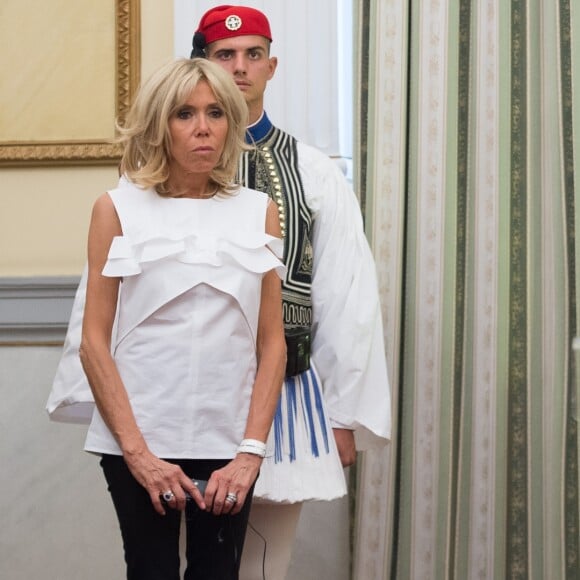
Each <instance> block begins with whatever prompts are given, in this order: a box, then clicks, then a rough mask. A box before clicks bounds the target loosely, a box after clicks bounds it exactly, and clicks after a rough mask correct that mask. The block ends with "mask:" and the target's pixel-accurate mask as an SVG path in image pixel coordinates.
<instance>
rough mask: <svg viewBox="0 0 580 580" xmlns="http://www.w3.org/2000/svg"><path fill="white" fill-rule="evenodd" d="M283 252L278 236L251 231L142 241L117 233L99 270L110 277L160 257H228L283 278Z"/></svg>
mask: <svg viewBox="0 0 580 580" xmlns="http://www.w3.org/2000/svg"><path fill="white" fill-rule="evenodd" d="M282 253H283V242H282V240H281V239H279V238H276V237H274V236H270V235H268V234H266V233H261V232H252V231H241V230H240V231H234V232H227V233H225V232H223V233H216V232H214V231H211V232H209V231H207V232H205V231H200V232H196V233H195V234H192V235H189V236H186V237H183V238H180V239H170V238H167V237H151V238H148V239H146V240H143V241H134V240H131V239H130V238H129V237H128V236H116V237H115V238H114V239H113V242H112V244H111V248H110V249H109V255H108V260H107V263H106V264H105V267H104V268H103V272H102V273H103V276H110V277H125V276H134V275H136V274H140V273H141V272H142V271H143V265H144V264H147V263H151V262H158V261H161V260H175V261H177V262H181V263H184V264H203V265H209V266H216V267H218V266H221V265H222V264H223V263H224V261H226V260H227V261H229V262H230V263H231V262H232V261H233V262H235V263H237V264H238V265H239V266H241V267H242V268H243V269H245V270H247V271H249V272H254V273H257V274H263V273H265V272H268V271H270V270H275V271H276V273H277V274H278V276H279V277H280V278H283V277H284V275H285V273H286V267H285V266H284V264H283V263H282V262H281V259H282Z"/></svg>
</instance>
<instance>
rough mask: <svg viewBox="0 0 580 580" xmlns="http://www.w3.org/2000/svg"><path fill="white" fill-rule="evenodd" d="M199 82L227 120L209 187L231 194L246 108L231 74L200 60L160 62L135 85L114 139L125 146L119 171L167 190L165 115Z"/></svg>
mask: <svg viewBox="0 0 580 580" xmlns="http://www.w3.org/2000/svg"><path fill="white" fill-rule="evenodd" d="M200 81H205V82H207V84H208V85H209V86H210V88H211V89H212V91H213V93H214V94H215V97H216V99H217V102H218V103H219V104H220V106H221V107H222V108H223V110H224V113H225V115H226V117H227V120H228V132H227V136H226V142H225V146H224V150H223V152H222V156H221V158H220V160H219V162H218V164H217V165H216V167H215V168H214V169H213V171H212V172H211V174H210V185H214V186H215V187H217V188H218V189H220V190H223V191H225V192H227V193H232V192H233V191H235V190H236V189H237V185H236V184H235V176H236V170H237V166H238V161H239V158H240V155H241V153H242V151H244V150H245V149H248V146H247V145H246V144H245V142H244V136H245V132H246V127H247V124H248V107H247V105H246V102H245V100H244V97H243V96H242V94H241V92H240V90H239V89H238V87H237V86H236V84H235V83H234V81H233V79H232V78H231V77H230V75H229V74H228V73H227V72H226V71H224V70H223V69H222V68H221V67H219V66H218V65H216V64H214V63H212V62H210V61H208V60H205V59H202V58H194V59H186V58H180V59H177V60H175V61H172V62H170V63H168V64H166V65H164V66H162V67H161V68H160V69H159V70H157V72H155V73H154V74H153V75H152V76H151V77H150V78H149V80H147V81H146V82H145V83H144V84H143V85H142V86H141V88H140V89H139V92H138V93H137V96H136V98H135V101H134V102H133V105H132V106H131V109H130V110H129V112H128V114H127V117H126V118H125V121H124V123H123V124H122V125H119V126H118V130H119V133H120V136H119V141H120V142H121V143H123V145H124V153H123V157H122V159H121V173H122V174H124V175H125V176H126V177H127V178H128V179H129V180H130V181H132V182H134V183H136V184H137V185H139V186H141V187H146V188H149V187H153V188H155V189H156V190H157V192H158V193H159V194H160V195H163V196H167V197H170V196H173V195H178V194H179V192H170V191H169V189H168V180H169V162H170V151H171V136H170V133H169V119H170V117H171V115H173V114H174V113H175V112H176V110H177V109H179V107H181V106H182V105H183V104H184V103H185V102H186V101H187V99H188V98H189V96H190V95H191V93H192V92H193V90H194V89H195V87H196V86H197V85H198V83H199V82H200Z"/></svg>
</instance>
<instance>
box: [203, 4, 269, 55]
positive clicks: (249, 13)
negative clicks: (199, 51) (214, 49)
mask: <svg viewBox="0 0 580 580" xmlns="http://www.w3.org/2000/svg"><path fill="white" fill-rule="evenodd" d="M197 33H201V34H203V35H204V37H205V44H206V45H207V44H211V43H212V42H215V41H216V40H221V39H222V38H232V37H234V36H249V35H254V34H255V35H257V36H265V37H266V38H267V39H268V40H269V41H270V42H271V41H272V33H271V32H270V23H269V22H268V19H267V18H266V16H265V15H264V14H262V12H260V11H259V10H256V9H255V8H249V7H247V6H231V5H229V4H224V5H222V6H216V7H215V8H212V9H211V10H208V11H207V12H206V13H205V14H204V15H203V16H202V17H201V20H200V21H199V26H198V27H197V31H196V34H197Z"/></svg>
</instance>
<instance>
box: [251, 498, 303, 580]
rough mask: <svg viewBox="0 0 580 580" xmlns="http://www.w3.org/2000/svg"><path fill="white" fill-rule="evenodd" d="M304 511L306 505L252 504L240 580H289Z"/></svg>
mask: <svg viewBox="0 0 580 580" xmlns="http://www.w3.org/2000/svg"><path fill="white" fill-rule="evenodd" d="M301 509H302V503H292V504H278V503H276V504H275V503H254V504H253V505H252V509H251V511H250V520H249V525H248V530H247V532H246V540H245V542H244V551H243V554H242V565H241V568H240V580H285V578H286V574H287V572H288V566H289V565H290V558H291V556H292V547H293V545H294V537H295V535H296V526H297V525H298V519H299V517H300V510H301ZM260 536H261V537H260Z"/></svg>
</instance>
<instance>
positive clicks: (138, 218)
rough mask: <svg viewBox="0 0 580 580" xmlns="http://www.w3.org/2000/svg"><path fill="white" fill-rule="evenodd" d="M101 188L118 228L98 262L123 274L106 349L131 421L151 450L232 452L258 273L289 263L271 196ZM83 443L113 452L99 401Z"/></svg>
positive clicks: (251, 343)
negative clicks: (271, 220) (274, 229)
mask: <svg viewBox="0 0 580 580" xmlns="http://www.w3.org/2000/svg"><path fill="white" fill-rule="evenodd" d="M109 195H110V196H111V199H112V200H113V203H114V205H115V208H116V210H117V213H118V215H119V219H120V221H121V226H122V230H123V235H122V236H118V237H116V238H115V239H114V240H113V243H112V244H111V248H110V251H109V256H108V261H107V263H106V265H105V268H104V269H103V274H104V275H105V276H115V277H117V276H119V277H122V279H123V282H122V284H121V290H120V298H119V306H118V318H117V325H116V339H115V340H114V343H113V344H114V348H113V355H114V358H115V362H116V364H117V367H118V368H119V372H120V374H121V377H122V379H123V382H124V385H125V388H126V389H127V392H128V394H129V399H130V401H131V406H132V409H133V412H134V414H135V417H136V420H137V423H138V425H139V428H140V429H141V432H142V433H143V436H144V438H145V440H146V441H147V444H148V445H149V448H150V449H151V451H152V452H153V453H155V454H156V455H158V456H159V457H164V458H175V459H184V458H190V459H203V458H215V459H227V458H231V457H234V456H235V453H236V448H237V446H238V445H239V443H240V441H241V440H242V438H243V435H244V429H245V425H246V419H247V414H248V408H249V403H250V395H251V391H252V387H253V383H254V378H255V374H256V366H257V361H256V335H257V326H258V315H259V307H260V290H261V281H262V277H263V275H264V274H265V273H266V272H268V271H270V270H273V269H275V270H276V271H277V273H278V275H279V276H280V277H282V276H283V275H284V272H285V268H284V266H283V264H282V262H281V261H280V257H281V255H282V249H283V248H282V241H281V240H279V239H278V238H274V237H272V236H269V235H268V234H266V233H265V223H266V207H267V204H268V196H267V195H265V194H262V193H259V192H257V191H253V190H250V189H246V188H241V189H240V190H239V191H238V192H237V193H235V194H234V195H232V196H228V195H221V194H219V195H216V196H214V197H212V198H209V199H191V198H164V197H161V196H159V195H158V194H157V193H156V192H155V191H154V190H143V189H139V188H137V187H135V186H132V185H124V186H123V187H121V188H119V189H117V190H113V191H111V192H109ZM85 449H86V450H87V451H92V452H97V453H111V454H120V453H121V450H120V449H119V447H118V445H117V443H116V441H115V439H114V438H113V436H112V435H111V433H110V432H109V429H108V428H107V426H106V425H105V423H104V421H103V420H102V418H101V416H100V414H99V412H98V410H96V409H95V412H94V414H93V419H92V421H91V424H90V426H89V430H88V434H87V439H86V444H85Z"/></svg>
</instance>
